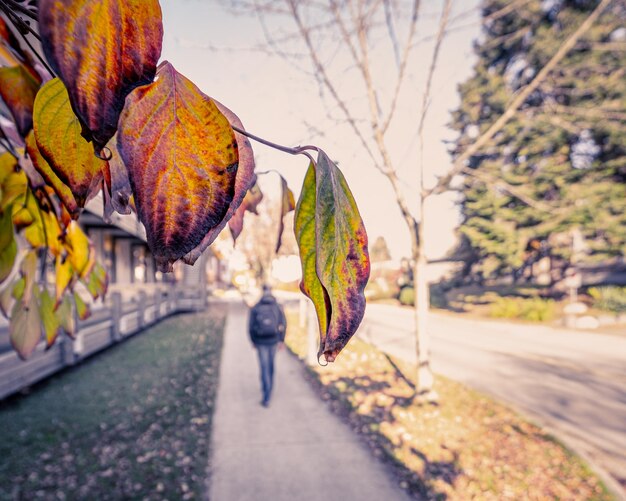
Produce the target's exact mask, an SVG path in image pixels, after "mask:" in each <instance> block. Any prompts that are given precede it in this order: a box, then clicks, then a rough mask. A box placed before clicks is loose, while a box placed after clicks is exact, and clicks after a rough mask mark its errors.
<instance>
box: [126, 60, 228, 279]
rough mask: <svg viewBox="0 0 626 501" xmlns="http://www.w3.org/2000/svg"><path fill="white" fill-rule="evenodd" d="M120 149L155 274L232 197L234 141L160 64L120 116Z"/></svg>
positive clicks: (215, 220) (184, 250)
mask: <svg viewBox="0 0 626 501" xmlns="http://www.w3.org/2000/svg"><path fill="white" fill-rule="evenodd" d="M117 141H118V149H119V151H120V153H121V155H122V160H123V161H124V165H125V166H126V168H127V169H128V174H129V176H130V182H131V186H132V188H133V193H134V195H135V202H136V205H137V213H138V216H139V219H140V220H141V222H142V223H143V224H144V226H145V228H146V234H147V239H148V245H149V247H150V250H151V251H152V254H153V255H154V257H155V260H156V262H157V265H158V267H159V269H160V270H161V271H171V270H172V263H174V262H175V261H176V260H178V259H180V258H182V257H183V256H185V255H186V254H188V253H189V252H191V251H192V250H193V249H195V248H196V247H197V246H198V245H199V244H200V243H201V242H202V240H203V239H204V237H205V235H207V233H208V232H209V231H210V230H211V229H212V228H215V227H216V226H218V225H219V224H220V222H221V221H222V220H223V218H224V216H225V214H226V212H227V211H228V208H229V206H230V204H231V202H232V200H233V195H234V191H235V177H236V174H237V166H238V159H239V156H238V152H237V143H236V140H235V135H234V133H233V130H232V128H231V126H230V124H229V123H228V120H227V119H226V118H225V117H224V115H222V113H220V111H219V110H218V109H217V107H216V106H215V104H214V103H213V102H212V101H211V99H210V98H209V97H208V96H206V95H204V94H203V93H202V92H201V91H200V90H199V89H198V88H197V87H196V86H195V85H194V84H193V83H192V82H191V81H190V80H188V79H187V78H185V77H184V76H183V75H181V74H180V73H178V72H177V71H176V70H175V69H174V67H173V66H172V65H171V64H169V63H167V62H164V63H162V64H161V65H160V66H159V71H158V79H157V80H156V81H155V82H154V83H152V84H149V85H144V86H143V87H140V88H138V89H135V90H134V91H133V92H132V93H131V94H130V95H129V96H128V98H127V100H126V107H125V108H124V112H123V113H122V116H121V117H120V130H119V132H118V136H117Z"/></svg>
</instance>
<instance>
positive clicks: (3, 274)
mask: <svg viewBox="0 0 626 501" xmlns="http://www.w3.org/2000/svg"><path fill="white" fill-rule="evenodd" d="M9 209H10V207H9V208H8V209H7V210H5V211H4V213H2V214H0V283H2V282H4V281H5V280H6V279H7V277H8V276H9V275H10V274H11V270H12V269H13V264H14V263H15V256H16V255H17V243H16V242H15V237H14V236H13V218H12V215H11V212H12V211H11V210H9Z"/></svg>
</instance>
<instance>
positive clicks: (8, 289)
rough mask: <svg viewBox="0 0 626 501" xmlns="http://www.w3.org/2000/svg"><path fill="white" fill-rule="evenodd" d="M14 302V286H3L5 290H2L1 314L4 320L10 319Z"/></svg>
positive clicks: (0, 295) (0, 292)
mask: <svg viewBox="0 0 626 501" xmlns="http://www.w3.org/2000/svg"><path fill="white" fill-rule="evenodd" d="M13 301H14V298H13V284H12V283H8V284H3V289H2V290H0V313H2V316H4V318H9V313H10V311H11V305H12V304H13Z"/></svg>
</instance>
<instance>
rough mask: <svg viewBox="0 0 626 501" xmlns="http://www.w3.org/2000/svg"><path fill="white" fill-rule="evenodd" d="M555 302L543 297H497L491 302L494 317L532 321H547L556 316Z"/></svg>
mask: <svg viewBox="0 0 626 501" xmlns="http://www.w3.org/2000/svg"><path fill="white" fill-rule="evenodd" d="M554 313H555V303H554V301H553V300H551V299H541V298H530V299H525V298H519V297H516V298H509V297H500V298H497V299H496V300H495V301H494V302H493V303H492V304H491V316H492V317H493V318H510V319H519V320H528V321H530V322H547V321H550V320H552V319H553V318H554Z"/></svg>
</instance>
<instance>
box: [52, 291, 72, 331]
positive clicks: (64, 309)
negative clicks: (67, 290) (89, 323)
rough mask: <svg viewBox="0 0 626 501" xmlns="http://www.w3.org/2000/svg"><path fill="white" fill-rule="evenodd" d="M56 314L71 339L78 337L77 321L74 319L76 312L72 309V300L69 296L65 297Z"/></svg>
mask: <svg viewBox="0 0 626 501" xmlns="http://www.w3.org/2000/svg"><path fill="white" fill-rule="evenodd" d="M55 314H56V317H57V320H58V321H59V325H60V326H61V328H62V329H63V331H64V332H65V333H66V334H67V335H68V336H70V337H71V338H74V337H75V336H76V320H75V319H74V310H73V309H72V300H71V299H70V296H69V294H65V295H64V296H63V300H62V301H61V304H60V305H59V306H58V307H57V309H56V312H55Z"/></svg>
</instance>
